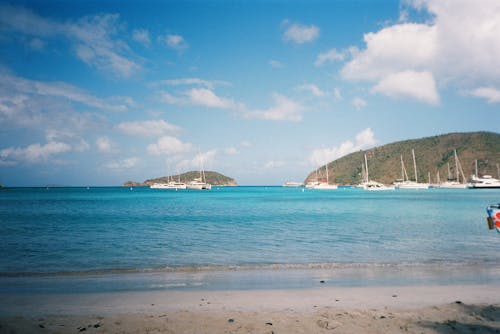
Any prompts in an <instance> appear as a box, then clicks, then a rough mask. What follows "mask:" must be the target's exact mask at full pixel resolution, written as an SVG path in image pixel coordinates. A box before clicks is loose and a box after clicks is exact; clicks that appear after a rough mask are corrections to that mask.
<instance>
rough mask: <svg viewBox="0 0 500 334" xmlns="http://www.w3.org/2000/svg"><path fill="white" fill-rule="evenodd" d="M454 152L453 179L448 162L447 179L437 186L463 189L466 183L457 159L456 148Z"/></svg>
mask: <svg viewBox="0 0 500 334" xmlns="http://www.w3.org/2000/svg"><path fill="white" fill-rule="evenodd" d="M454 153H455V174H456V176H455V180H452V179H451V177H450V164H449V163H448V181H446V182H443V183H441V184H439V188H445V189H465V188H467V184H466V183H465V176H464V172H463V170H462V165H461V164H460V161H459V160H458V155H457V150H455V151H454ZM460 174H462V182H460Z"/></svg>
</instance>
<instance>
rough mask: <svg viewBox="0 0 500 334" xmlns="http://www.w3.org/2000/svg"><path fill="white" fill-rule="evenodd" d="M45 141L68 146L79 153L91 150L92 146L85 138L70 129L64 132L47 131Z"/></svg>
mask: <svg viewBox="0 0 500 334" xmlns="http://www.w3.org/2000/svg"><path fill="white" fill-rule="evenodd" d="M45 139H46V140H47V142H62V143H65V144H68V145H69V146H70V147H71V148H72V150H73V151H77V152H83V151H86V150H88V149H89V148H90V145H89V144H88V143H87V142H86V141H85V140H84V139H83V138H81V137H80V136H79V135H78V134H76V133H75V132H74V131H73V130H71V129H69V128H65V129H63V130H56V129H46V130H45Z"/></svg>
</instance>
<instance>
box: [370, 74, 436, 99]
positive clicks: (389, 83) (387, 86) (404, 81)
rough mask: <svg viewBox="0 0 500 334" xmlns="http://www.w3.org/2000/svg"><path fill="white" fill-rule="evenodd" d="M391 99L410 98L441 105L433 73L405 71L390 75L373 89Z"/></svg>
mask: <svg viewBox="0 0 500 334" xmlns="http://www.w3.org/2000/svg"><path fill="white" fill-rule="evenodd" d="M372 91H373V92H375V93H381V94H384V95H387V96H390V97H408V98H412V99H416V100H420V101H422V102H426V103H429V104H438V103H439V94H438V92H437V89H436V83H435V81H434V77H433V76H432V73H430V72H428V71H425V72H414V71H404V72H399V73H394V74H389V75H387V76H386V77H385V78H383V79H382V80H381V81H380V82H379V83H378V84H377V85H375V87H373V89H372Z"/></svg>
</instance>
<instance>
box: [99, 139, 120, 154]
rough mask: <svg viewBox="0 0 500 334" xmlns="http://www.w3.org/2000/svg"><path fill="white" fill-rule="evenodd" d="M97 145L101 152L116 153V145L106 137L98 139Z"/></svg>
mask: <svg viewBox="0 0 500 334" xmlns="http://www.w3.org/2000/svg"><path fill="white" fill-rule="evenodd" d="M95 144H96V146H97V150H98V151H99V152H102V153H112V152H115V151H116V144H115V143H114V142H113V141H112V140H111V139H109V138H108V137H106V136H103V137H98V138H97V139H96V141H95Z"/></svg>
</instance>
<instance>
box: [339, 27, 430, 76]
mask: <svg viewBox="0 0 500 334" xmlns="http://www.w3.org/2000/svg"><path fill="white" fill-rule="evenodd" d="M364 40H365V43H366V49H365V50H362V51H361V52H359V54H358V55H357V56H355V57H354V58H353V59H352V60H351V61H350V62H348V63H347V64H346V65H345V66H344V68H343V69H342V71H341V74H342V76H343V77H344V78H346V79H350V80H369V81H379V80H381V79H383V78H384V77H385V76H387V75H389V74H392V73H397V72H401V71H404V70H408V69H413V70H422V69H426V68H428V67H429V65H431V63H432V62H433V60H434V58H435V56H436V47H437V45H436V42H435V40H436V29H435V27H432V26H428V25H425V24H412V23H407V24H398V25H394V26H391V27H387V28H384V29H382V30H380V31H379V32H376V33H368V34H365V36H364Z"/></svg>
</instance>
